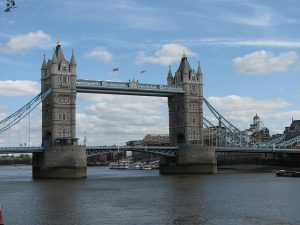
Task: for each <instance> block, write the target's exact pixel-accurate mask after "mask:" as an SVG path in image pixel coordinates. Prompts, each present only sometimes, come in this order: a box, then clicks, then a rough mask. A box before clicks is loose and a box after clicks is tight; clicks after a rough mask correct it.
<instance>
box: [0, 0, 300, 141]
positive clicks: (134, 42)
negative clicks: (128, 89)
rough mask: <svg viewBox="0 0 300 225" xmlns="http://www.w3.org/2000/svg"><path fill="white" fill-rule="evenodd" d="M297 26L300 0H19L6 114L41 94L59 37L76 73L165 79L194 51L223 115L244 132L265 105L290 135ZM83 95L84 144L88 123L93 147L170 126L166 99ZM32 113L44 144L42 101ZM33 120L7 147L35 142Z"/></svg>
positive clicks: (266, 117) (299, 62)
mask: <svg viewBox="0 0 300 225" xmlns="http://www.w3.org/2000/svg"><path fill="white" fill-rule="evenodd" d="M299 24H300V2H299V1H298V0H285V1H284V0H278V1H271V0H262V1H258V0H257V1H255V0H190V1H188V2H187V1H171V0H164V1H159V0H154V1H146V0H139V1H137V0H122V1H121V0H119V1H118V0H116V1H109V0H102V1H96V0H91V1H88V2H85V1H79V0H72V1H71V0H64V1H58V0H52V1H36V0H19V1H17V8H16V9H14V10H12V11H11V12H10V13H4V12H1V13H0V67H1V70H0V119H3V118H5V117H6V116H7V115H9V114H11V113H13V112H14V111H16V110H17V109H18V108H20V107H21V106H23V105H24V104H25V103H26V102H28V101H29V100H30V99H32V98H33V97H34V96H35V95H37V94H38V93H39V92H40V68H41V65H42V60H43V57H44V55H45V57H46V59H48V58H51V57H52V54H53V48H54V47H55V46H56V42H57V41H58V40H59V41H60V42H61V44H62V49H63V52H64V55H65V57H66V59H67V60H69V59H70V57H71V52H72V49H73V50H74V55H75V58H76V62H77V76H78V79H94V80H113V81H128V80H132V79H135V80H138V81H139V82H141V83H155V84H166V82H167V74H168V69H169V68H168V66H169V65H171V70H172V72H173V74H174V73H175V71H176V70H177V68H178V66H179V63H180V59H181V56H182V54H183V53H186V54H187V55H188V60H189V62H190V65H191V67H192V68H194V69H195V70H196V69H197V66H198V62H200V64H201V68H202V72H203V76H204V78H203V79H204V95H205V97H206V98H207V99H208V100H209V102H210V103H211V104H212V105H213V106H214V107H215V108H216V109H217V110H218V111H219V112H220V113H222V115H223V116H225V117H226V118H227V119H228V120H229V121H231V122H232V123H233V124H235V125H236V126H237V127H238V128H240V129H241V130H244V129H247V128H249V125H250V123H252V119H253V116H254V115H255V114H256V113H257V114H258V115H259V116H260V118H261V120H262V121H263V125H264V126H265V127H267V128H269V130H270V133H271V134H275V133H282V132H283V130H284V127H285V126H289V125H290V124H291V121H292V118H293V119H295V120H296V119H300V100H299V99H300V87H299V83H300V77H299V74H300V59H299V55H300V52H299V49H300V38H299V37H300V35H299V33H300V30H299ZM77 103H78V105H77V136H78V137H79V138H80V141H79V142H80V143H83V138H84V131H85V130H86V135H87V144H88V145H94V144H100V145H104V144H106V145H111V144H124V143H125V142H126V141H128V140H135V139H142V138H143V137H144V136H145V135H146V134H148V133H164V134H165V133H168V108H167V107H168V106H167V99H166V98H156V97H134V96H117V95H88V94H78V95H77ZM206 116H207V117H211V115H210V114H209V113H208V114H206ZM30 120H31V133H30V141H31V142H32V143H31V144H32V145H35V146H36V145H40V142H41V112H40V109H36V110H35V111H34V112H33V113H32V114H31V118H30ZM28 122H29V121H28V118H27V120H24V121H23V122H22V123H21V124H20V125H17V126H16V127H15V128H14V129H13V130H12V131H11V133H10V134H8V133H6V134H0V145H8V142H9V143H10V144H11V145H14V146H16V145H19V144H20V143H25V142H28V136H29V134H28ZM19 127H23V128H24V129H21V132H20V135H19Z"/></svg>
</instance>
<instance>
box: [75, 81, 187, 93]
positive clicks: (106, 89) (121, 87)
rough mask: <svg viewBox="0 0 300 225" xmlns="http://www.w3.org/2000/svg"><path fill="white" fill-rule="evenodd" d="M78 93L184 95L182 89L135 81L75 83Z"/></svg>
mask: <svg viewBox="0 0 300 225" xmlns="http://www.w3.org/2000/svg"><path fill="white" fill-rule="evenodd" d="M76 90H77V92H78V93H98V94H118V95H140V96H157V97H169V96H173V95H177V94H184V90H183V87H170V86H168V85H162V84H143V83H138V82H137V81H134V80H133V81H129V82H116V81H97V80H82V79H78V80H77V81H76Z"/></svg>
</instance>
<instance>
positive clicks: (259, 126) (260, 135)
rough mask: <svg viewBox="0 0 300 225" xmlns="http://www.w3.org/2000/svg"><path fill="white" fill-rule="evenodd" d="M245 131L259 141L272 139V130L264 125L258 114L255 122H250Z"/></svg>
mask: <svg viewBox="0 0 300 225" xmlns="http://www.w3.org/2000/svg"><path fill="white" fill-rule="evenodd" d="M244 132H245V133H246V134H248V135H249V136H252V137H253V138H255V139H256V140H258V141H268V140H270V131H269V129H268V128H266V127H263V123H262V121H261V120H260V117H259V116H258V115H257V114H255V116H254V117H253V123H252V124H250V128H249V129H246V130H245V131H244Z"/></svg>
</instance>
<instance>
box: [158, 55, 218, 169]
mask: <svg viewBox="0 0 300 225" xmlns="http://www.w3.org/2000/svg"><path fill="white" fill-rule="evenodd" d="M169 74H170V71H169ZM169 74H168V85H169V86H171V87H172V86H173V87H174V86H175V87H178V86H179V87H183V89H184V91H185V93H184V94H183V95H176V96H172V97H169V98H168V106H169V135H170V144H171V145H173V146H176V145H177V146H178V156H177V159H176V160H175V161H174V160H172V159H168V158H165V159H164V160H161V163H160V164H161V165H160V172H161V173H215V172H216V160H215V152H214V149H212V148H211V147H208V146H204V144H203V79H202V78H203V75H202V70H201V67H200V63H199V65H198V70H197V73H196V72H195V70H194V69H192V68H191V66H190V64H189V62H188V59H187V55H186V54H183V56H182V59H181V62H180V65H179V67H178V69H177V71H176V73H175V76H174V78H173V81H172V82H171V79H170V78H169V77H170V76H169Z"/></svg>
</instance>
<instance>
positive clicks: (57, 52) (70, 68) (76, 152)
mask: <svg viewBox="0 0 300 225" xmlns="http://www.w3.org/2000/svg"><path fill="white" fill-rule="evenodd" d="M76 66H77V65H76V61H75V57H74V54H73V52H72V56H71V59H70V62H68V61H67V60H66V59H65V57H64V54H63V52H62V49H61V45H60V44H59V42H58V43H57V45H56V48H55V49H54V53H53V57H52V59H51V60H50V59H49V60H48V62H46V60H45V59H44V61H43V64H42V68H41V89H42V91H46V90H47V89H48V88H51V93H50V94H49V96H47V97H46V98H45V100H44V101H43V103H42V146H43V147H44V148H45V151H44V152H43V153H35V154H34V156H33V176H34V177H50V178H51V177H53V178H76V177H85V176H86V151H85V148H84V147H79V146H78V144H77V142H78V139H77V138H76V80H77V75H76Z"/></svg>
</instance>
